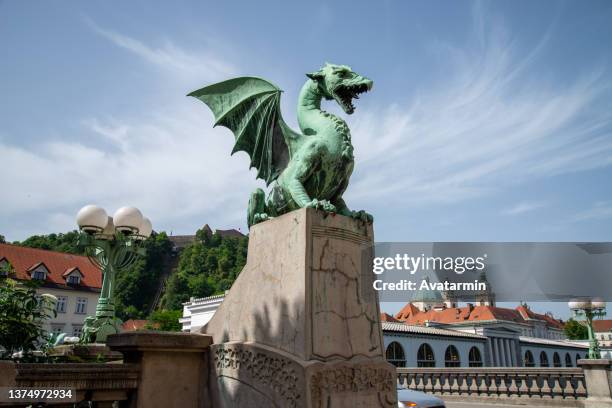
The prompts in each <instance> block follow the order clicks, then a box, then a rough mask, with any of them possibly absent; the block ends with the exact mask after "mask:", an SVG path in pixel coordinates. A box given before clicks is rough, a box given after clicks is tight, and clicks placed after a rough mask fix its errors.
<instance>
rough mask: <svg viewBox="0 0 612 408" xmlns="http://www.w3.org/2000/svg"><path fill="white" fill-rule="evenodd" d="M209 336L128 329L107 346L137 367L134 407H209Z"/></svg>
mask: <svg viewBox="0 0 612 408" xmlns="http://www.w3.org/2000/svg"><path fill="white" fill-rule="evenodd" d="M211 342H212V339H211V337H210V336H203V335H198V334H191V333H171V332H147V331H138V332H128V333H121V334H112V335H110V336H108V340H107V345H108V346H109V347H110V348H111V349H112V350H115V351H118V352H121V353H122V354H123V360H124V362H125V363H128V364H135V365H137V366H139V367H140V375H139V379H138V390H137V395H136V398H135V404H134V403H132V405H131V406H133V407H135V408H158V407H159V408H161V407H181V408H210V407H213V406H215V405H210V397H209V396H208V384H207V382H208V372H209V369H208V352H207V350H208V347H209V346H210V343H211Z"/></svg>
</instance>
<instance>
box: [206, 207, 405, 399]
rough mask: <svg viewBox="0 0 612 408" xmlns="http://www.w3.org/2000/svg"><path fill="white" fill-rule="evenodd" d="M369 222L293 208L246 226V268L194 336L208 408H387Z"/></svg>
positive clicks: (389, 385)
mask: <svg viewBox="0 0 612 408" xmlns="http://www.w3.org/2000/svg"><path fill="white" fill-rule="evenodd" d="M372 243H373V232H372V226H371V225H369V226H368V225H366V224H363V223H361V222H358V221H355V220H353V219H350V218H348V217H344V216H340V215H336V216H329V215H327V216H326V215H325V214H323V213H321V212H317V211H315V210H313V209H301V210H297V211H294V212H291V213H288V214H285V215H283V216H281V217H278V218H275V219H273V220H270V221H266V222H264V223H261V224H257V225H255V226H253V227H252V228H251V231H250V238H249V257H248V260H247V265H246V266H245V268H244V270H243V271H242V272H241V274H240V276H239V278H238V279H237V280H236V282H235V283H234V285H233V287H232V289H231V290H230V292H229V293H228V294H227V295H226V297H225V300H224V301H223V303H222V304H221V306H220V307H219V309H218V310H217V312H216V313H215V315H214V317H213V318H212V320H211V321H210V322H209V323H208V324H207V325H206V326H204V327H203V328H202V332H204V333H207V334H210V335H212V336H213V340H214V344H213V345H212V346H211V364H210V366H211V379H210V384H211V388H212V390H211V395H212V398H213V406H215V407H217V406H219V407H237V408H242V407H282V408H285V407H308V408H310V407H317V408H318V407H321V408H323V407H325V408H336V407H337V408H344V407H351V408H354V407H364V408H365V407H368V408H370V407H393V406H396V400H395V398H396V390H395V375H396V374H395V369H394V367H393V366H391V365H390V364H388V363H386V362H385V360H384V358H383V341H382V332H381V329H380V321H379V315H380V313H379V307H378V299H377V295H376V292H375V291H374V289H373V288H372V273H371V271H370V264H369V260H370V257H371V252H370V251H371V247H372Z"/></svg>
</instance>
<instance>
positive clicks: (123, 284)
mask: <svg viewBox="0 0 612 408" xmlns="http://www.w3.org/2000/svg"><path fill="white" fill-rule="evenodd" d="M143 247H144V248H145V249H146V251H147V253H146V255H145V256H144V257H142V258H139V259H138V260H137V261H136V262H135V263H134V264H133V265H132V266H131V267H130V268H129V269H128V270H125V271H122V272H120V273H118V274H117V277H116V286H115V288H116V289H115V294H114V296H115V308H116V312H117V316H118V317H119V318H120V319H122V320H127V319H144V318H145V317H146V315H147V313H148V310H149V308H150V306H151V302H153V301H154V298H155V293H156V292H157V288H158V286H159V280H160V277H161V276H162V274H163V272H164V268H165V267H167V262H168V259H169V257H170V254H171V253H172V242H171V241H170V240H169V239H168V236H167V235H166V233H165V232H160V233H157V234H152V235H151V236H150V237H149V238H147V240H146V241H145V242H144V244H143Z"/></svg>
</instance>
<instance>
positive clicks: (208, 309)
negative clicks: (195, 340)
mask: <svg viewBox="0 0 612 408" xmlns="http://www.w3.org/2000/svg"><path fill="white" fill-rule="evenodd" d="M223 299H225V295H216V296H209V297H205V298H199V299H196V298H191V299H189V302H185V303H183V317H182V318H181V319H179V323H181V324H182V325H183V328H182V330H183V331H184V332H190V331H196V330H197V329H199V328H200V327H202V326H204V325H205V324H206V323H208V321H209V320H210V319H212V317H213V315H214V314H215V312H216V311H217V308H218V307H219V306H220V305H221V302H223Z"/></svg>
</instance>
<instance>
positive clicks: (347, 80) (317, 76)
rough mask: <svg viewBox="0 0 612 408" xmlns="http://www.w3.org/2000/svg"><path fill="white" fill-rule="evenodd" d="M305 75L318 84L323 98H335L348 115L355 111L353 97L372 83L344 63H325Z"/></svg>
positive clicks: (370, 86) (364, 90)
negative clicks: (318, 68)
mask: <svg viewBox="0 0 612 408" xmlns="http://www.w3.org/2000/svg"><path fill="white" fill-rule="evenodd" d="M306 76H307V77H308V78H310V79H312V80H313V81H314V82H316V83H317V84H318V86H319V90H320V91H321V92H322V93H323V97H324V98H325V99H328V100H329V99H335V100H336V102H338V104H339V105H340V106H341V107H342V109H343V110H344V111H345V112H346V113H348V114H349V115H350V114H351V113H353V112H354V111H355V106H353V99H359V94H360V93H362V92H367V91H369V90H370V89H372V85H373V84H374V83H373V82H372V80H371V79H368V78H366V77H363V76H361V75H359V74H357V73H355V72H353V70H352V69H351V68H350V67H348V66H346V65H334V64H325V66H324V67H323V68H321V69H320V70H318V71H316V72H312V73H310V74H306Z"/></svg>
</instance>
